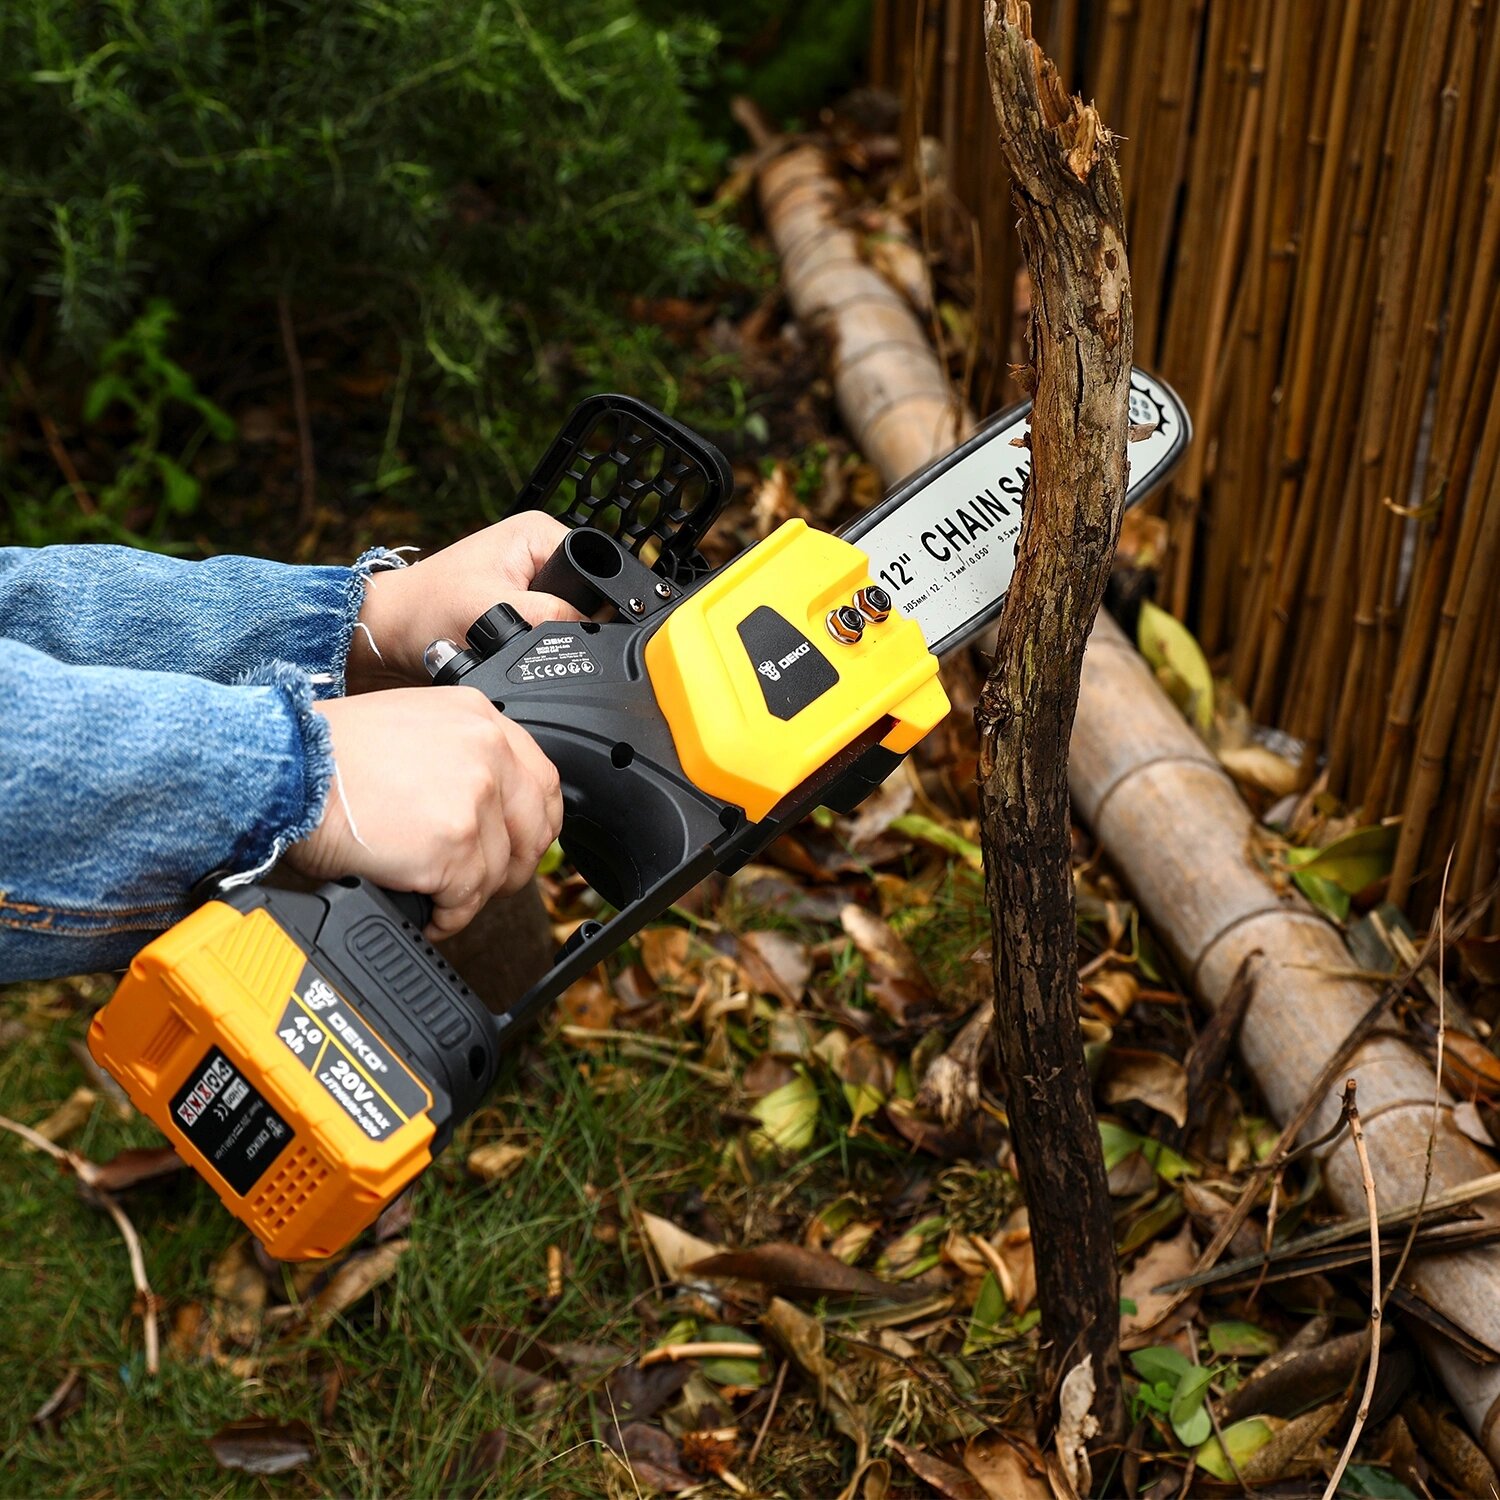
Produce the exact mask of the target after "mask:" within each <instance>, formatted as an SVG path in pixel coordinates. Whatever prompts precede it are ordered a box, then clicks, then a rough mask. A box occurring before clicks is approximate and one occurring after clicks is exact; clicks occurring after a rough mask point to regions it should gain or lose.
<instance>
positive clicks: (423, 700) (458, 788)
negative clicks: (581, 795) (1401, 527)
mask: <svg viewBox="0 0 1500 1500" xmlns="http://www.w3.org/2000/svg"><path fill="white" fill-rule="evenodd" d="M491 602H493V601H491ZM316 710H317V712H318V713H321V714H322V715H323V716H324V717H325V718H326V719H327V720H328V728H329V732H330V734H331V736H332V740H333V759H334V764H335V765H336V766H337V767H338V777H337V779H336V781H335V784H334V785H331V786H330V787H329V788H328V802H327V805H326V807H325V808H324V811H323V821H322V822H321V823H320V824H319V825H318V827H317V829H316V830H315V831H314V832H313V833H312V834H310V835H309V836H308V837H307V838H306V839H304V840H303V841H302V842H301V843H299V844H296V845H294V846H293V847H292V849H291V850H290V852H289V853H288V855H287V862H288V863H289V864H290V865H291V866H292V867H293V868H294V869H295V870H297V871H299V872H300V873H301V874H303V875H306V876H308V877H309V878H311V879H314V880H329V879H337V878H338V877H340V876H343V875H364V876H366V877H367V878H369V879H370V880H373V881H375V882H376V884H378V885H383V886H388V887H390V888H391V889H393V890H399V891H419V892H421V893H422V894H423V895H428V896H431V897H432V903H433V910H432V921H431V923H430V924H429V926H428V928H427V936H428V938H429V939H431V940H433V941H437V940H439V939H441V938H446V937H452V936H453V934H454V933H456V932H459V931H461V930H462V929H463V928H464V927H466V926H467V925H468V924H469V922H470V921H471V920H472V919H473V917H474V916H475V915H476V914H477V913H478V911H479V909H480V908H481V907H482V906H483V905H484V904H485V902H486V901H488V900H489V899H490V897H491V896H495V895H502V896H503V895H509V894H510V893H511V892H513V891H517V890H519V889H520V888H521V887H522V886H523V885H525V884H526V882H527V881H528V880H530V879H531V877H532V875H533V874H535V873H536V867H537V863H538V861H540V859H541V857H542V855H543V854H545V853H546V851H547V848H548V846H549V845H550V844H551V843H552V841H553V839H555V838H556V837H557V834H558V831H559V830H560V829H561V827H562V811H563V808H562V790H561V788H560V786H559V784H558V779H557V770H556V768H555V767H554V766H553V765H552V763H551V761H549V760H548V759H547V758H546V756H544V755H543V754H542V752H541V750H540V749H539V748H538V746H537V743H536V741H535V740H534V739H532V737H531V736H530V735H529V734H527V732H526V731H525V730H524V729H522V728H520V727H519V726H518V725H516V724H513V723H512V722H511V721H510V720H509V719H506V718H505V717H503V716H502V715H501V714H499V713H497V712H496V710H495V708H494V706H493V705H492V704H491V703H490V701H489V700H488V699H487V698H485V697H484V695H483V694H482V693H479V692H476V691H475V690H474V689H473V688H466V687H426V688H397V689H393V690H391V691H388V692H380V693H369V694H366V695H365V696H362V697H359V698H335V699H332V700H330V701H329V702H326V703H320V704H317V705H316Z"/></svg>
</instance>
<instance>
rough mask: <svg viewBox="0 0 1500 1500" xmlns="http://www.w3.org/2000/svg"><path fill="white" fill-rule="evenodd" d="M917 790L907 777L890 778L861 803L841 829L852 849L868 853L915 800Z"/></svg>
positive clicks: (841, 824)
mask: <svg viewBox="0 0 1500 1500" xmlns="http://www.w3.org/2000/svg"><path fill="white" fill-rule="evenodd" d="M916 795H917V793H916V788H915V787H914V786H913V785H912V783H911V781H910V779H909V778H908V777H905V776H891V777H888V778H887V779H886V780H885V781H883V782H881V784H880V785H879V786H878V787H877V788H876V789H875V791H874V792H873V793H871V795H870V796H868V797H866V798H865V800H864V801H863V802H861V803H860V804H859V808H858V810H857V811H856V812H855V813H854V814H853V816H851V817H847V818H843V819H841V820H840V824H839V826H840V828H841V829H842V830H843V835H844V837H845V838H846V839H847V840H848V841H849V846H850V848H852V849H858V850H859V851H860V853H862V854H868V852H869V850H870V848H871V846H872V845H874V843H875V842H876V841H877V840H878V839H879V838H880V836H881V835H882V834H883V833H885V831H886V830H887V829H888V828H889V827H890V826H891V824H892V823H894V822H895V821H896V819H897V818H899V817H901V816H902V815H903V814H904V813H908V812H910V811H911V805H912V803H913V802H914V801H916Z"/></svg>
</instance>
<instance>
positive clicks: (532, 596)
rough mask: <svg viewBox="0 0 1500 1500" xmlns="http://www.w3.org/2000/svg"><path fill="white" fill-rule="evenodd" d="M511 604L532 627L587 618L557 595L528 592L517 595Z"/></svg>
mask: <svg viewBox="0 0 1500 1500" xmlns="http://www.w3.org/2000/svg"><path fill="white" fill-rule="evenodd" d="M511 603H512V604H513V605H514V606H515V607H516V609H518V610H519V611H520V612H521V615H522V618H524V619H525V620H527V621H529V622H530V623H531V624H532V625H544V624H546V623H548V622H549V621H554V620H557V621H561V620H582V619H585V618H586V616H584V615H581V614H580V613H579V612H578V611H577V610H576V609H574V608H573V606H572V605H571V604H569V603H568V602H567V600H565V599H559V598H558V597H557V596H556V595H555V594H538V593H534V592H532V591H530V590H528V591H527V592H526V593H523V594H517V595H515V597H514V598H513V599H512V600H511Z"/></svg>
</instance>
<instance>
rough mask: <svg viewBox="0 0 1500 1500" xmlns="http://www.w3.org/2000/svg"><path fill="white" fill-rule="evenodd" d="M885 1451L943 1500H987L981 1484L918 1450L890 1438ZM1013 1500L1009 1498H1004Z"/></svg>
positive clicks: (970, 1476)
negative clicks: (888, 1451)
mask: <svg viewBox="0 0 1500 1500" xmlns="http://www.w3.org/2000/svg"><path fill="white" fill-rule="evenodd" d="M886 1447H888V1448H890V1449H891V1450H892V1452H894V1453H897V1454H899V1455H900V1457H901V1462H902V1463H904V1464H905V1465H906V1467H907V1468H908V1469H910V1470H911V1471H912V1473H913V1474H915V1475H916V1476H917V1478H918V1479H920V1480H921V1481H922V1482H923V1483H924V1484H929V1485H931V1486H932V1488H933V1489H934V1490H936V1491H937V1493H938V1494H939V1495H942V1496H944V1500H987V1493H986V1491H985V1488H984V1486H983V1485H982V1484H980V1482H979V1481H978V1480H977V1479H976V1478H975V1477H974V1476H973V1475H972V1474H970V1473H969V1472H968V1471H967V1470H966V1469H959V1468H955V1467H954V1466H953V1465H952V1464H950V1463H944V1461H943V1460H942V1459H940V1458H935V1457H934V1456H933V1455H932V1454H931V1453H927V1452H925V1451H924V1450H923V1449H921V1448H912V1447H908V1446H907V1444H905V1443H898V1442H897V1441H896V1440H895V1438H892V1439H891V1440H890V1441H889V1442H888V1443H887V1444H886ZM1007 1500H1012V1497H1007Z"/></svg>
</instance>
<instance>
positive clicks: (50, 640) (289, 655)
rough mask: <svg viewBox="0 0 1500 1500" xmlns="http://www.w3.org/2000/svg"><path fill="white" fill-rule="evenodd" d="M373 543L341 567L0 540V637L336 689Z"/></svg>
mask: <svg viewBox="0 0 1500 1500" xmlns="http://www.w3.org/2000/svg"><path fill="white" fill-rule="evenodd" d="M399 566H400V559H399V558H398V557H396V556H395V555H394V554H393V553H391V552H388V551H387V550H386V549H384V548H381V547H377V548H374V549H373V550H371V551H369V552H366V553H365V554H364V556H363V557H361V558H360V559H359V561H358V562H356V563H355V565H354V566H353V568H332V567H324V568H320V567H295V566H292V565H291V564H288V563H278V562H267V561H264V560H263V559H261V558H254V557H214V558H210V559H209V560H208V561H206V562H184V561H183V560H182V559H180V558H174V557H162V556H161V555H160V554H158V553H154V552H138V551H136V550H135V549H134V548H131V547H110V546H87V547H0V636H3V637H4V638H5V639H7V640H13V641H21V642H22V643H24V644H25V645H28V646H33V647H35V648H36V649H37V650H38V651H45V652H46V653H47V655H48V656H54V657H56V658H57V659H58V660H59V661H63V662H71V663H74V664H76V665H80V666H88V665H95V664H99V663H106V662H107V663H109V664H110V665H112V666H118V667H136V668H142V669H144V670H146V671H153V672H190V673H192V674H193V675H194V676H196V677H206V678H208V679H209V681H211V682H234V681H236V680H237V679H238V678H240V677H242V676H243V675H244V674H245V673H246V672H252V671H254V670H255V669H256V668H257V667H259V666H260V665H261V663H263V662H267V661H284V662H288V663H290V664H291V665H293V666H296V667H299V668H301V669H302V670H303V671H305V672H308V673H310V674H315V675H316V676H317V677H318V678H319V679H320V680H319V681H318V682H317V683H315V687H316V688H317V689H318V696H319V697H332V696H337V695H338V694H340V693H342V692H343V690H344V663H345V660H346V658H347V656H348V654H349V639H350V636H351V635H352V633H353V629H354V622H355V620H356V618H357V617H358V615H359V609H360V605H361V603H362V602H363V600H364V590H365V579H366V576H367V575H368V574H369V573H370V572H371V571H373V570H375V569H379V568H388V567H399Z"/></svg>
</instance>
